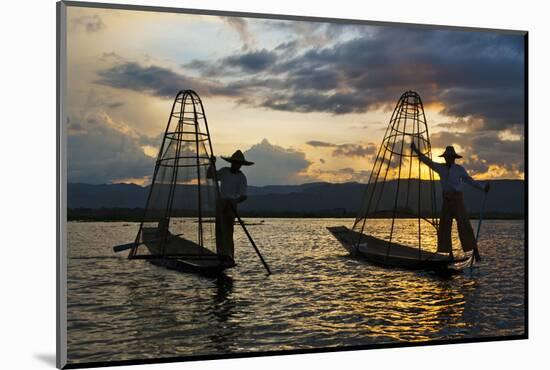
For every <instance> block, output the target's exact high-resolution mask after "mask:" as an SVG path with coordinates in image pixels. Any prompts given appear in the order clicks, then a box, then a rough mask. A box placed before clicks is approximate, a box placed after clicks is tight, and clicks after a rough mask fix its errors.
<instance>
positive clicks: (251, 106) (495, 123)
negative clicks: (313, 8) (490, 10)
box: [67, 7, 525, 185]
mask: <svg viewBox="0 0 550 370" xmlns="http://www.w3.org/2000/svg"><path fill="white" fill-rule="evenodd" d="M67 24H68V26H67V30H68V36H67V45H68V94H67V95H68V135H69V136H68V179H69V182H86V183H116V182H133V183H137V184H147V183H148V181H149V177H150V176H151V175H152V172H153V168H154V159H155V157H156V154H157V150H158V147H159V145H160V142H161V134H162V133H163V130H164V128H165V126H166V123H167V119H168V115H169V113H170V108H171V104H172V101H173V98H174V96H175V94H176V93H177V92H178V91H179V90H181V89H193V90H195V91H197V92H198V93H199V95H200V96H201V98H202V100H203V103H204V105H205V110H206V114H207V117H208V123H209V126H210V132H211V135H212V143H213V146H214V150H215V152H216V154H217V155H230V154H231V153H232V152H233V151H235V150H236V149H241V150H242V151H243V152H244V154H245V156H246V158H247V159H249V160H251V161H254V162H256V165H254V166H252V167H248V168H246V169H245V170H244V171H245V173H246V174H247V177H248V182H249V184H251V185H267V184H273V185H274V184H301V183H306V182H314V181H329V182H345V181H358V182H366V181H367V180H368V175H369V172H370V169H371V167H372V165H373V161H374V157H375V155H376V151H377V149H378V145H379V144H380V142H381V140H382V137H383V134H384V130H385V129H386V126H387V124H388V121H389V119H390V116H391V112H392V109H393V108H394V106H395V103H396V102H397V100H398V98H399V96H400V95H401V94H402V93H403V92H404V91H406V90H415V91H417V92H418V93H419V94H420V96H421V97H422V99H423V102H424V104H425V106H424V108H425V112H426V118H427V121H428V125H429V129H430V135H431V140H432V146H433V147H434V152H435V153H436V154H439V153H440V152H442V151H443V149H444V147H445V146H446V145H454V146H455V148H456V149H457V152H459V153H460V154H462V155H463V156H464V159H463V160H462V161H461V162H460V163H461V164H463V165H464V166H465V167H466V169H467V170H468V171H469V173H470V174H471V175H472V176H473V177H474V178H476V179H503V178H508V179H511V178H523V169H524V167H523V165H524V154H523V147H524V91H523V90H524V77H525V76H524V49H523V36H521V35H512V34H497V33H491V32H479V31H478V32H471V31H470V32H466V31H457V30H452V31H451V30H439V31H434V30H426V29H419V28H407V27H404V26H400V27H397V26H391V27H389V26H371V25H341V24H336V23H321V22H297V21H282V20H261V19H252V18H239V17H218V16H205V15H187V14H169V13H157V12H143V11H128V10H99V9H92V8H76V7H69V8H68V22H67ZM222 162H223V161H222Z"/></svg>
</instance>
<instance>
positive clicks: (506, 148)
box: [431, 131, 525, 174]
mask: <svg viewBox="0 0 550 370" xmlns="http://www.w3.org/2000/svg"><path fill="white" fill-rule="evenodd" d="M431 139H432V145H433V146H436V147H440V148H443V147H445V146H447V145H459V146H460V147H461V148H463V152H462V153H459V154H461V155H462V156H463V157H464V158H463V159H461V163H463V164H464V165H465V167H466V169H467V170H468V171H472V173H473V174H476V173H484V172H486V171H487V170H488V169H489V165H496V166H499V167H500V168H502V169H505V170H506V171H508V172H514V171H519V172H523V170H524V162H525V161H524V155H525V154H524V143H523V140H505V139H502V138H501V137H499V135H498V133H497V132H495V131H484V132H476V133H474V134H472V133H470V132H464V133H453V132H437V133H434V134H433V135H431ZM439 154H441V153H438V152H436V153H433V155H434V158H437V159H439V158H438V157H437V156H438V155H439ZM437 159H436V160H437Z"/></svg>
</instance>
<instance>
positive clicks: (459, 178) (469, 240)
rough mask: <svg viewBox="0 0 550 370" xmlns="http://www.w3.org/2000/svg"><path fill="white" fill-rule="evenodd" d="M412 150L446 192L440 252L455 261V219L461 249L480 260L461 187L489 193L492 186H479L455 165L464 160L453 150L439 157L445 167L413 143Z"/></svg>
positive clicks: (440, 234)
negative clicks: (453, 226)
mask: <svg viewBox="0 0 550 370" xmlns="http://www.w3.org/2000/svg"><path fill="white" fill-rule="evenodd" d="M411 149H412V151H413V152H415V153H416V154H418V156H419V158H420V160H421V161H422V162H423V163H425V164H426V165H427V166H428V167H430V168H431V169H432V170H434V171H435V172H437V174H438V175H439V178H440V183H441V189H442V191H443V206H442V209H441V218H440V220H439V229H438V233H437V239H438V240H437V251H438V252H441V253H449V257H450V258H453V250H452V240H451V230H452V225H453V218H455V219H456V222H457V226H458V236H459V238H460V243H461V244H462V249H463V250H464V251H465V252H468V251H471V250H473V251H474V257H475V259H476V260H479V259H480V258H479V253H478V252H477V241H476V238H475V236H474V230H473V229H472V225H471V224H470V220H469V216H468V212H467V210H466V206H465V205H464V196H463V189H462V185H463V183H467V184H468V185H470V186H472V187H474V188H476V189H479V190H482V191H485V192H488V191H489V188H490V185H489V183H488V182H487V183H485V185H482V184H480V183H479V182H477V181H475V180H474V179H472V177H471V176H470V175H468V173H467V172H466V170H465V169H464V167H462V166H460V165H458V164H456V163H455V160H456V159H458V158H462V156H460V155H458V154H457V153H456V152H455V149H454V147H452V146H448V147H447V148H445V152H443V154H441V155H440V157H443V158H444V159H445V163H437V162H434V161H432V160H431V159H430V158H428V157H427V156H426V155H425V154H423V153H421V152H420V151H419V150H418V148H417V147H416V145H415V144H414V142H412V143H411Z"/></svg>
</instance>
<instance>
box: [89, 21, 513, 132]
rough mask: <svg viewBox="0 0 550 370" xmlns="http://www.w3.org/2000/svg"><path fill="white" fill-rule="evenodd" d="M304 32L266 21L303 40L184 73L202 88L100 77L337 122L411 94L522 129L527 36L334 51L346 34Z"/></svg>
mask: <svg viewBox="0 0 550 370" xmlns="http://www.w3.org/2000/svg"><path fill="white" fill-rule="evenodd" d="M302 23H304V22H302ZM302 23H296V24H293V23H292V22H282V23H280V22H279V23H277V22H268V24H271V27H283V28H285V29H287V30H293V32H295V35H294V38H290V39H289V40H288V41H285V42H283V43H281V44H279V45H277V46H276V47H275V48H274V49H273V50H267V49H261V50H246V51H243V52H239V53H235V54H233V55H229V56H225V57H222V58H220V59H217V60H213V61H205V60H193V61H192V62H190V63H188V64H186V65H184V66H183V67H184V68H188V69H190V70H193V71H195V72H197V73H199V74H200V75H201V76H202V78H201V79H198V78H191V77H189V76H186V75H184V74H180V73H176V72H173V71H171V70H168V69H165V68H162V67H156V66H150V67H142V66H139V65H137V64H136V63H123V64H120V65H118V66H115V67H112V68H110V69H107V70H103V71H100V72H99V74H100V77H101V79H100V81H99V82H100V83H103V84H107V85H110V86H113V87H124V88H130V89H135V90H140V91H145V92H148V93H150V94H153V95H158V96H172V95H173V94H174V91H177V88H179V87H181V86H191V87H193V86H200V88H201V90H202V91H203V94H211V95H218V96H228V97H233V98H235V99H236V100H237V101H238V102H239V103H241V104H248V105H251V106H261V107H264V108H267V109H273V110H282V111H291V112H303V113H307V112H327V113H332V114H348V113H362V112H367V111H369V110H373V109H379V108H386V109H388V110H389V109H392V108H393V106H394V105H395V102H396V101H397V99H398V98H399V96H400V95H401V94H402V93H403V92H404V91H405V90H409V89H412V90H416V91H417V92H419V94H420V95H421V96H422V99H423V102H424V104H425V105H427V104H431V103H439V104H442V105H441V106H442V107H443V108H442V109H443V113H445V114H447V115H451V116H453V117H456V118H457V119H458V118H462V119H466V118H476V119H479V120H480V122H482V123H481V124H479V125H477V126H475V127H469V128H470V129H476V130H501V129H507V128H510V127H513V126H515V125H518V124H523V111H524V100H523V79H524V73H523V71H524V65H523V63H524V61H523V39H522V36H518V35H501V34H496V33H488V32H465V31H441V30H440V31H433V30H426V29H407V28H397V27H374V26H371V27H369V28H362V27H360V26H353V27H354V28H353V30H354V33H353V35H354V37H353V38H351V39H349V40H347V41H341V42H335V36H334V35H338V32H337V30H339V29H340V30H342V26H339V25H331V27H328V28H327V27H325V26H323V25H320V24H313V23H312V24H309V23H308V24H305V25H304V24H302ZM339 27H340V28H339ZM329 29H330V31H329ZM367 29H368V30H369V32H368V33H367V32H366V31H365V32H361V30H367ZM300 30H302V31H303V33H304V34H306V33H307V34H309V35H310V36H311V35H317V36H319V35H320V34H323V35H324V36H323V37H325V39H326V40H330V42H325V43H324V44H321V46H319V45H317V46H315V47H304V43H303V42H302V41H301V40H302V36H303V35H300V34H298V33H299V32H300ZM320 30H323V31H322V32H321V31H320ZM298 45H300V47H298ZM322 45H325V46H324V47H323V46H322ZM289 51H293V52H289ZM213 78H216V80H214V79H213ZM429 119H430V117H428V120H429ZM457 122H458V121H457Z"/></svg>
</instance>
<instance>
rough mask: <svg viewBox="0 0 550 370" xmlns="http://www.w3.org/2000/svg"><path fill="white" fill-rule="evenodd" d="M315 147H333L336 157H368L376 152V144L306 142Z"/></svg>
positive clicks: (333, 153)
mask: <svg viewBox="0 0 550 370" xmlns="http://www.w3.org/2000/svg"><path fill="white" fill-rule="evenodd" d="M306 144H307V145H309V146H312V147H315V148H333V151H332V155H333V156H335V157H368V156H370V155H373V154H375V153H376V148H377V147H376V145H375V144H373V143H368V144H334V143H327V142H325V141H317V140H310V141H308V142H307V143H306Z"/></svg>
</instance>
